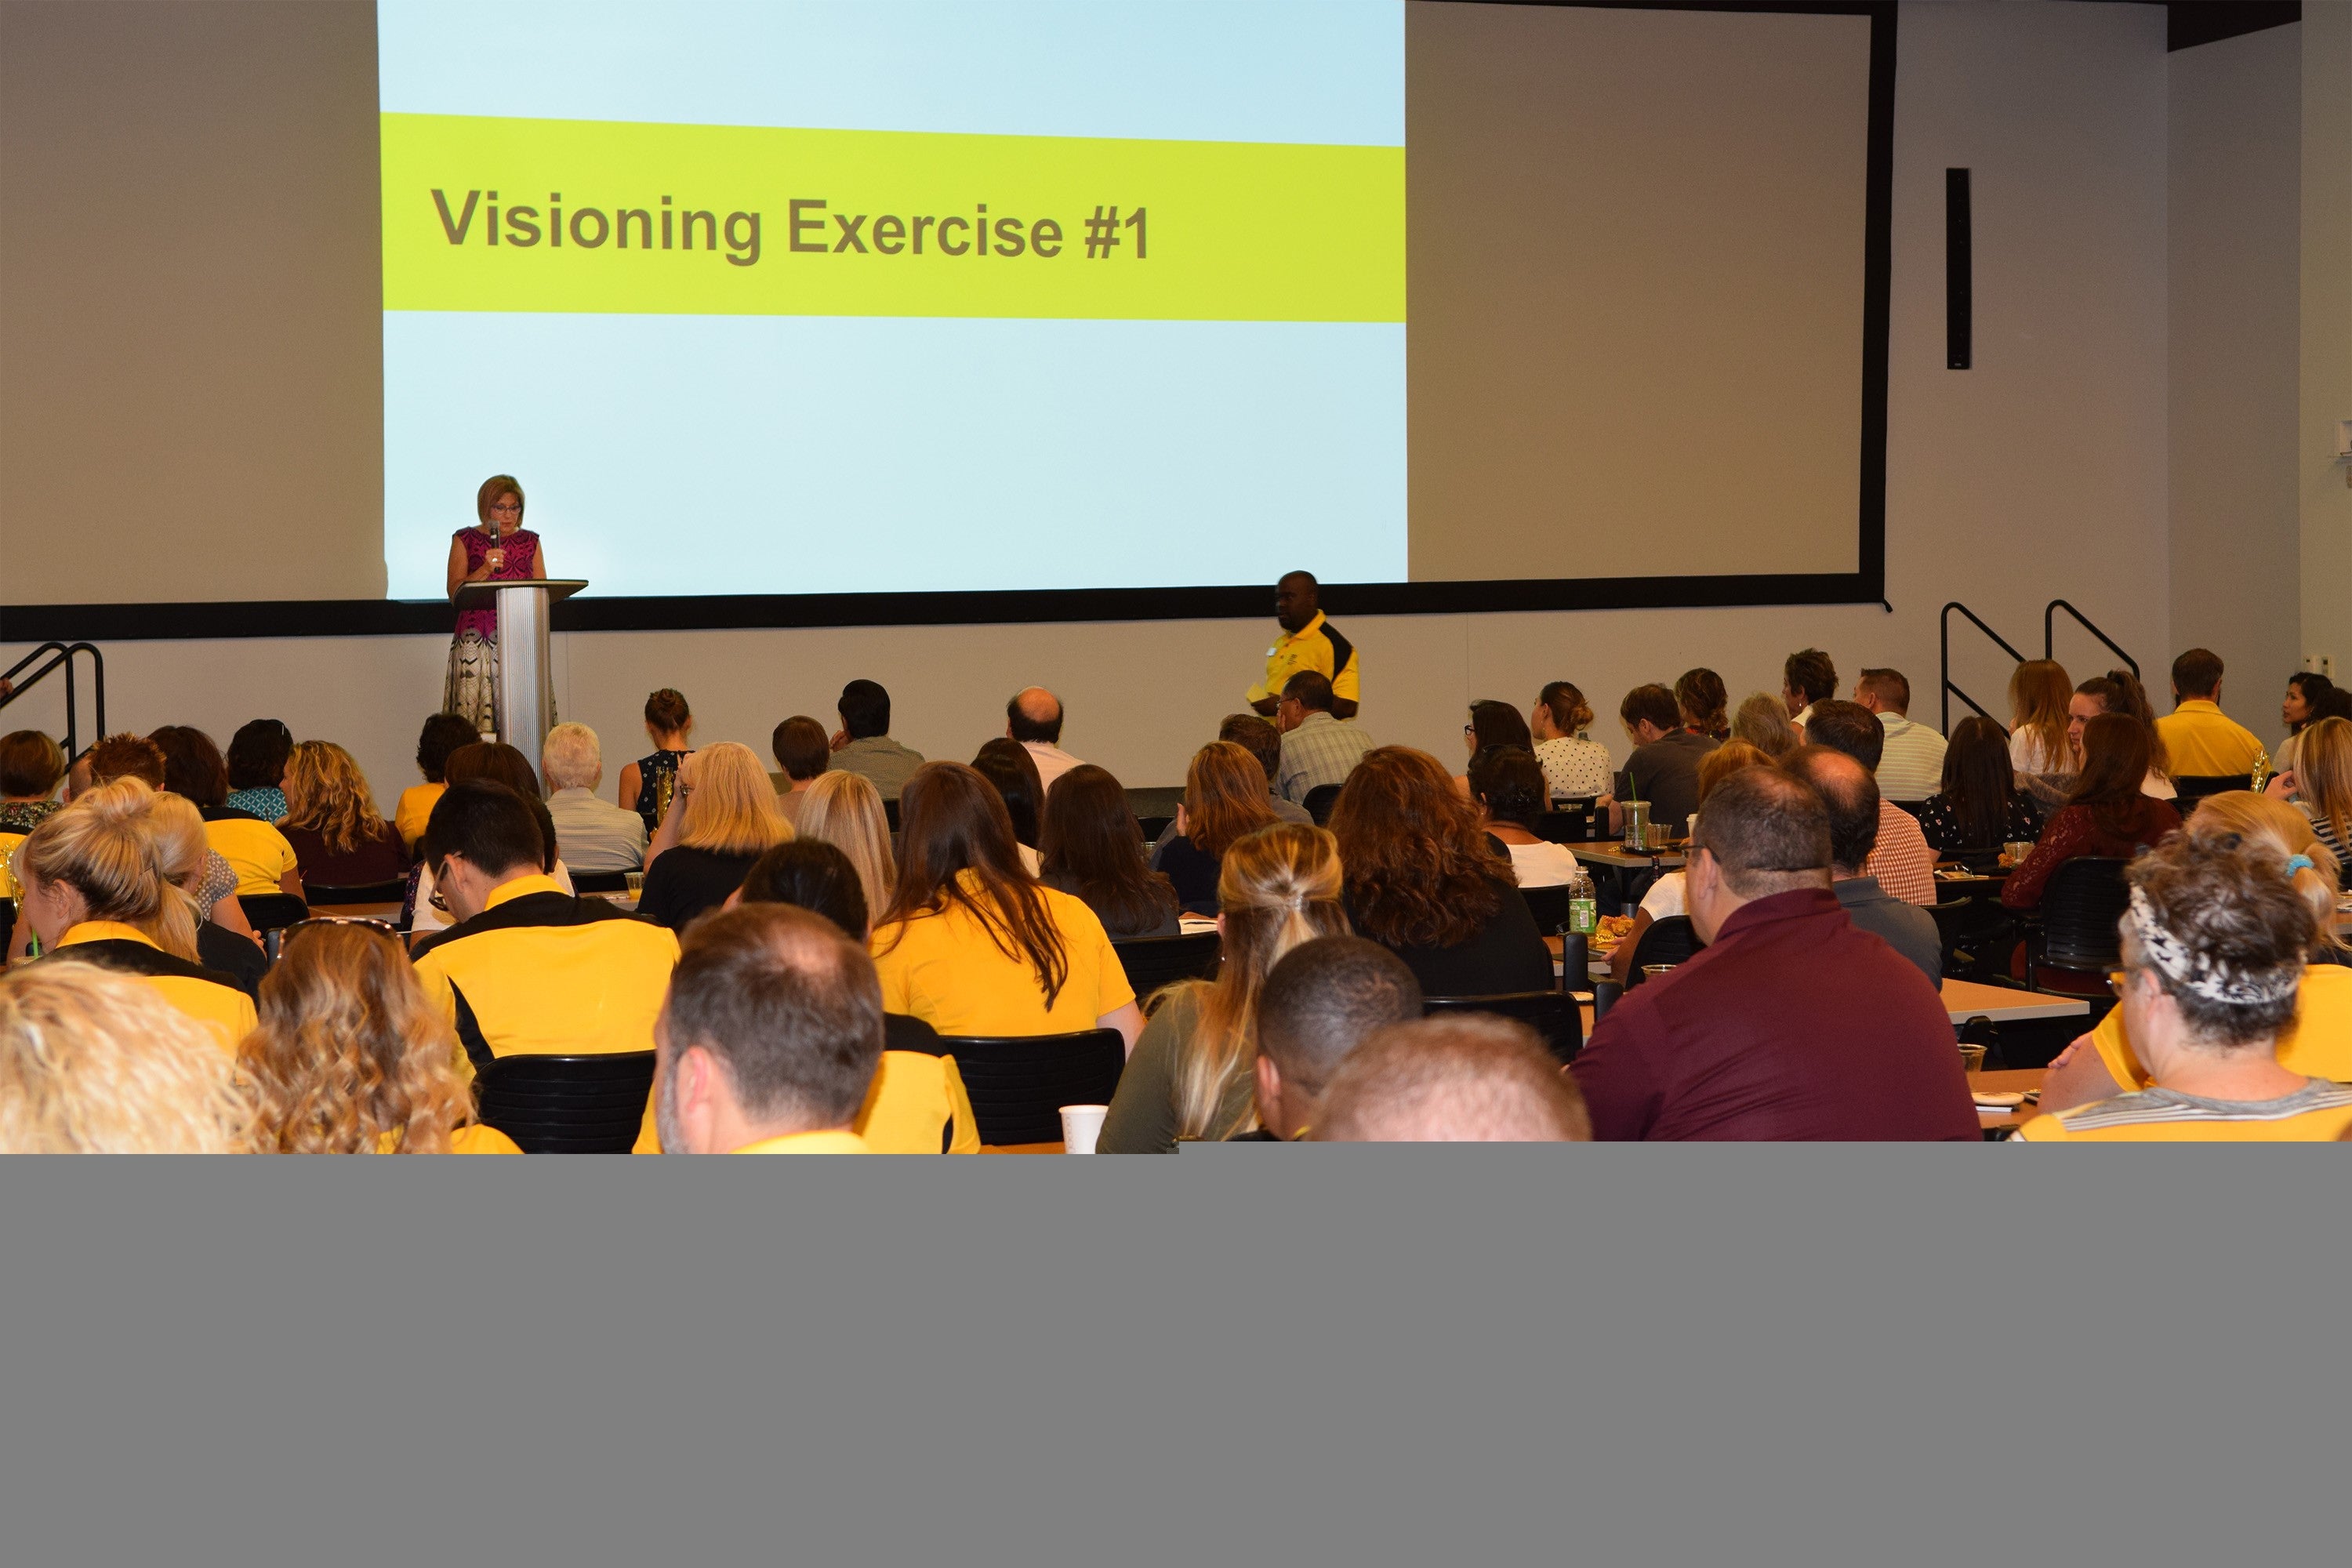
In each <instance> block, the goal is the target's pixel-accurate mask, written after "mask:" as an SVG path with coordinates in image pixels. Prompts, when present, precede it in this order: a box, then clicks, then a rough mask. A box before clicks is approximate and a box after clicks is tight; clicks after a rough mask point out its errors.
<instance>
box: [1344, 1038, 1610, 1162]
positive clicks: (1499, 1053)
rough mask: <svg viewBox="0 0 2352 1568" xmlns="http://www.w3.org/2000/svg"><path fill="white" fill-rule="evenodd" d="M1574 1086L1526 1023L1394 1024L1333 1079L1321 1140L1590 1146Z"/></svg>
mask: <svg viewBox="0 0 2352 1568" xmlns="http://www.w3.org/2000/svg"><path fill="white" fill-rule="evenodd" d="M1591 1137H1592V1124H1591V1121H1590V1120H1589V1119H1588V1118H1587V1117H1586V1115H1585V1111H1584V1104H1583V1101H1582V1100H1581V1099H1580V1097H1579V1096H1578V1094H1577V1091H1576V1085H1575V1083H1574V1082H1572V1081H1571V1080H1570V1079H1569V1078H1568V1077H1567V1075H1565V1074H1564V1073H1562V1072H1561V1071H1560V1068H1559V1062H1557V1061H1556V1060H1554V1059H1553V1058H1552V1054H1551V1053H1550V1052H1549V1051H1548V1050H1546V1049H1544V1047H1543V1044H1542V1042H1541V1041H1539V1040H1538V1039H1537V1038H1536V1033H1535V1031H1534V1030H1533V1029H1530V1028H1528V1026H1526V1025H1525V1024H1521V1023H1518V1022H1516V1021H1515V1020H1512V1019H1509V1018H1502V1017H1497V1016H1495V1015H1493V1014H1491V1013H1449V1014H1444V1015H1441V1016H1437V1017H1433V1018H1416V1019H1414V1020H1412V1022H1411V1023H1406V1024H1391V1025H1390V1026H1388V1027H1387V1028H1385V1029H1382V1030H1381V1032H1380V1033H1378V1034H1376V1035H1374V1036H1373V1037H1371V1038H1370V1039H1369V1040H1367V1041H1365V1042H1364V1043H1363V1044H1362V1045H1361V1046H1360V1047H1357V1048H1356V1050H1355V1052H1354V1053H1353V1054H1352V1055H1350V1056H1349V1058H1348V1059H1347V1061H1346V1062H1345V1063H1343V1064H1342V1065H1341V1066H1340V1068H1339V1072H1338V1073H1336V1074H1334V1075H1333V1077H1332V1079H1331V1088H1330V1091H1329V1092H1328V1094H1327V1095H1325V1097H1324V1100H1323V1121H1322V1125H1320V1126H1319V1127H1318V1128H1317V1129H1316V1131H1315V1139H1316V1142H1318V1143H1582V1142H1589V1141H1591Z"/></svg>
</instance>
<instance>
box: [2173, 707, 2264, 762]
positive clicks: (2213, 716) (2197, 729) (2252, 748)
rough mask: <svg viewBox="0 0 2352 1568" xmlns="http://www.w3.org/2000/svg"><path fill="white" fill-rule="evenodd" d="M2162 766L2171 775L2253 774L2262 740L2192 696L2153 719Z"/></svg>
mask: <svg viewBox="0 0 2352 1568" xmlns="http://www.w3.org/2000/svg"><path fill="white" fill-rule="evenodd" d="M2156 732H2157V734H2158V737H2160V738H2161V739H2162V740H2163V742H2164V758H2165V766H2166V767H2167V768H2168V769H2169V770H2170V772H2171V773H2172V776H2173V777H2174V778H2181V777H2188V778H2219V777H2221V775H2223V774H2225V773H2252V772H2253V771H2254V759H2255V758H2256V757H2259V756H2260V755H2262V752H2263V743H2262V742H2261V741H2260V740H2258V739H2256V738H2255V735H2254V732H2253V731H2252V730H2249V729H2247V728H2246V727H2245V726H2244V725H2243V724H2241V723H2239V722H2238V721H2236V720H2235V719H2232V718H2231V717H2230V716H2229V715H2228V714H2227V713H2224V712H2222V711H2221V708H2220V706H2219V705H2217V704H2215V703H2213V702H2210V701H2208V700H2206V699H2204V698H2202V697H2192V698H2190V699H2189V700H2187V701H2185V702H2183V703H2181V704H2180V705H2179V707H2178V708H2175V709H2174V710H2172V711H2171V712H2169V713H2167V714H2166V715H2165V716H2164V717H2163V718H2161V719H2158V721H2156Z"/></svg>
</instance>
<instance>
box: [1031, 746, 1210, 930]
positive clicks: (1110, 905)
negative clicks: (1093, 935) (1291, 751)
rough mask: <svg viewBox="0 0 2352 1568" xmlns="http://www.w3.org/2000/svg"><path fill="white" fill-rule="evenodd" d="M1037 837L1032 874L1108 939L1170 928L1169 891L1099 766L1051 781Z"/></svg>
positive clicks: (1172, 893) (1173, 905)
mask: <svg viewBox="0 0 2352 1568" xmlns="http://www.w3.org/2000/svg"><path fill="white" fill-rule="evenodd" d="M1254 722H1256V721H1254ZM1041 837H1042V840H1043V842H1041V843H1040V844H1039V846H1038V848H1039V849H1040V851H1041V852H1042V855H1041V858H1042V859H1043V861H1044V866H1045V869H1044V873H1043V875H1041V876H1040V877H1039V880H1040V881H1042V882H1044V883H1045V886H1047V887H1049V888H1058V889H1061V890H1062V891H1063V892H1065V893H1068V894H1070V895H1071V896H1072V897H1074V898H1076V899H1078V900H1082V901H1084V903H1085V904H1086V906H1087V908H1088V909H1090V910H1094V912H1095V918H1096V919H1097V920H1099V921H1102V923H1103V930H1104V931H1108V933H1109V934H1110V936H1111V938H1112V940H1113V941H1118V940H1121V939H1125V938H1129V937H1139V936H1174V935H1175V934H1176V933H1177V929H1178V928H1177V922H1176V912H1177V899H1176V889H1175V887H1174V885H1173V884H1171V882H1170V881H1169V880H1168V879H1167V878H1166V877H1165V876H1164V875H1162V874H1161V873H1160V872H1158V871H1155V870H1153V869H1152V868H1150V866H1149V865H1147V864H1146V863H1145V862H1144V858H1143V828H1142V826H1140V825H1139V823H1137V821H1136V820H1135V812H1134V810H1133V808H1132V807H1130V806H1129V805H1128V804H1127V791H1125V790H1124V789H1121V788H1120V787H1119V783H1118V780H1117V779H1115V778H1113V777H1111V776H1110V773H1108V771H1107V770H1105V769H1102V768H1098V767H1097V766H1095V765H1094V764H1093V763H1079V764H1078V765H1077V766H1076V767H1074V768H1071V769H1070V770H1068V771H1067V772H1066V773H1063V774H1062V776H1061V777H1060V778H1059V779H1057V780H1056V781H1055V784H1054V786H1053V788H1051V789H1050V790H1048V791H1046V792H1045V831H1044V833H1043V834H1042V835H1041Z"/></svg>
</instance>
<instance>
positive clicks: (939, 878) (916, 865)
mask: <svg viewBox="0 0 2352 1568" xmlns="http://www.w3.org/2000/svg"><path fill="white" fill-rule="evenodd" d="M899 802H900V820H901V821H902V822H903V823H904V825H905V826H904V829H903V831H902V833H901V835H900V850H899V862H898V888H897V889H896V890H895V891H894V892H893V894H892V895H891V900H890V903H889V905H888V907H887V909H886V910H884V911H883V914H882V917H881V919H880V920H878V921H876V923H875V931H874V957H875V967H876V968H877V971H879V973H880V975H881V981H882V995H883V999H884V1005H886V1007H887V1010H888V1011H890V1012H893V1013H908V1014H912V1015H913V1016H916V1017H918V1018H920V1019H922V1020H923V1021H924V1022H925V1023H927V1024H929V1025H930V1026H931V1027H932V1028H934V1029H937V1030H938V1031H939V1032H940V1034H942V1035H948V1036H957V1035H975V1036H1020V1035H1061V1034H1073V1033H1076V1032H1077V1031H1079V1030H1083V1029H1092V1028H1097V1027H1099V1028H1106V1029H1116V1030H1118V1033H1119V1035H1120V1036H1121V1037H1123V1038H1124V1039H1125V1040H1126V1042H1127V1046H1128V1048H1129V1050H1130V1051H1132V1050H1133V1049H1134V1047H1135V1042H1136V1039H1137V1037H1139V1035H1141V1034H1142V1032H1143V1015H1142V1013H1141V1011H1140V1010H1139V1009H1138V1008H1137V1006H1136V1005H1135V993H1134V991H1133V990H1132V989H1131V988H1130V987H1129V985H1128V983H1127V972H1126V970H1125V969H1124V968H1122V967H1121V966H1120V964H1119V962H1118V953H1117V952H1114V951H1112V948H1111V945H1110V938H1109V937H1108V935H1107V934H1106V933H1105V932H1104V931H1103V927H1102V921H1099V920H1097V919H1096V918H1095V912H1094V911H1093V910H1090V909H1088V908H1087V906H1086V905H1085V903H1083V902H1082V901H1080V900H1077V899H1075V898H1073V897H1071V896H1070V895H1069V894H1067V893H1065V892H1061V891H1058V890H1056V889H1052V888H1047V887H1044V886H1041V885H1040V884H1039V883H1038V882H1037V881H1036V879H1034V878H1033V877H1031V876H1030V875H1029V873H1028V871H1027V870H1026V869H1025V868H1024V867H1023V866H1022V864H1021V858H1020V854H1019V852H1018V847H1017V846H1016V844H1015V841H1014V839H1013V819H1012V817H1011V816H1010V815H1009V814H1008V813H1007V812H1006V811H1005V809H1004V798H1003V796H1002V795H999V794H997V792H996V787H995V786H994V785H993V784H990V783H989V782H988V781H987V780H986V779H984V778H982V777H981V776H980V774H978V773H974V772H973V771H972V770H971V769H970V768H968V767H965V766H963V765H962V764H961V763H925V764H924V765H923V766H922V767H920V768H918V769H917V770H915V773H914V775H913V776H912V777H910V778H909V779H908V781H907V787H906V790H905V792H904V793H903V794H902V795H900V797H899Z"/></svg>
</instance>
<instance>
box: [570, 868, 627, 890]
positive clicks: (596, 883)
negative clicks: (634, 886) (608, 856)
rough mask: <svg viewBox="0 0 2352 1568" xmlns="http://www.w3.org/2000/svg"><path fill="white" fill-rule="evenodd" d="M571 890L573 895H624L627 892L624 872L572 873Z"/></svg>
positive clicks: (625, 873)
mask: <svg viewBox="0 0 2352 1568" xmlns="http://www.w3.org/2000/svg"><path fill="white" fill-rule="evenodd" d="M628 890H629V873H627V872H626V871H574V872H572V891H573V892H575V893H625V892H627V891H628Z"/></svg>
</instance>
